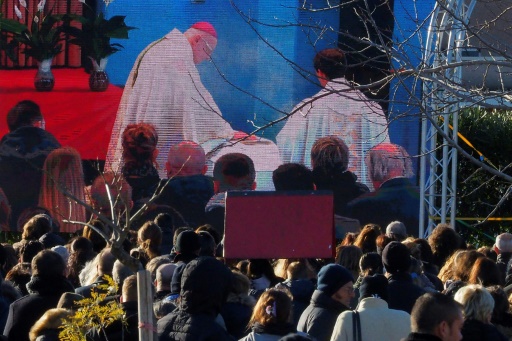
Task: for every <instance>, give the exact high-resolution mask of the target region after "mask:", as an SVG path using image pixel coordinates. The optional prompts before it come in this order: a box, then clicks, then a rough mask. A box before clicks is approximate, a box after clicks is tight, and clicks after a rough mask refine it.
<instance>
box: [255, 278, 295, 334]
mask: <svg viewBox="0 0 512 341" xmlns="http://www.w3.org/2000/svg"><path fill="white" fill-rule="evenodd" d="M292 300H293V298H292V296H291V294H290V293H289V292H288V291H287V290H280V289H275V288H272V289H269V290H266V291H265V292H263V293H262V294H261V296H260V298H259V299H258V301H257V302H256V305H255V306H254V309H253V313H252V316H251V319H250V320H249V326H253V325H255V324H261V325H263V326H271V325H274V326H276V327H282V326H284V325H285V324H286V323H288V321H289V319H290V315H291V314H292Z"/></svg>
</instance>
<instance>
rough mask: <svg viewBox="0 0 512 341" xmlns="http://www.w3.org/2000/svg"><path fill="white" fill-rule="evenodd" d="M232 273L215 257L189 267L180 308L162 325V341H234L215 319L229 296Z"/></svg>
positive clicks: (183, 278) (181, 295)
mask: <svg viewBox="0 0 512 341" xmlns="http://www.w3.org/2000/svg"><path fill="white" fill-rule="evenodd" d="M231 277H232V275H231V271H230V270H229V269H228V268H227V267H226V266H225V265H224V264H222V263H221V262H219V261H218V260H216V259H215V258H213V257H199V258H196V259H194V260H192V261H190V263H188V264H187V266H186V267H185V270H184V271H183V276H182V279H181V284H182V288H181V293H180V303H179V305H178V307H177V308H176V309H175V310H174V311H173V312H171V313H170V314H168V315H167V316H164V317H163V318H161V319H160V320H159V321H158V324H157V325H158V327H157V331H158V340H159V341H223V340H230V341H231V340H234V338H232V337H231V336H230V335H229V334H228V333H227V332H226V330H224V329H223V328H222V327H221V326H220V325H219V324H217V323H216V322H215V318H216V317H217V315H218V314H219V313H220V310H221V307H222V304H223V303H224V302H225V300H226V297H227V295H228V293H229V289H230V284H231V280H232V278H231Z"/></svg>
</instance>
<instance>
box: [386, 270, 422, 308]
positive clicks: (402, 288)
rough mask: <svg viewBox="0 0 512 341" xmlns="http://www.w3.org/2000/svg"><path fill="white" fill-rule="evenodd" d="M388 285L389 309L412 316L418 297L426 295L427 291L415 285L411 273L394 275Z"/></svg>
mask: <svg viewBox="0 0 512 341" xmlns="http://www.w3.org/2000/svg"><path fill="white" fill-rule="evenodd" d="M388 283H389V285H388V305H389V309H397V310H403V311H405V312H407V313H409V314H410V313H411V311H412V307H413V306H414V303H416V300H417V299H418V297H420V296H421V295H423V294H424V293H425V290H423V289H422V288H420V287H419V286H417V285H416V284H414V283H413V281H412V277H411V275H410V274H409V273H394V274H392V275H391V276H389V278H388Z"/></svg>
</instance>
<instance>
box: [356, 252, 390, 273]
mask: <svg viewBox="0 0 512 341" xmlns="http://www.w3.org/2000/svg"><path fill="white" fill-rule="evenodd" d="M359 269H360V271H361V275H362V276H373V275H376V274H382V273H383V270H384V268H383V265H382V258H381V257H380V255H379V254H378V253H377V252H368V253H365V254H363V255H362V256H361V259H360V260H359Z"/></svg>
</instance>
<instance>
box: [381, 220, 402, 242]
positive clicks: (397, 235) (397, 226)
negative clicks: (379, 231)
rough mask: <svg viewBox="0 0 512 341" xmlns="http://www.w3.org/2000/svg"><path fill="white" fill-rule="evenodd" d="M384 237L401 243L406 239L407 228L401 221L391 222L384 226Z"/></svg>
mask: <svg viewBox="0 0 512 341" xmlns="http://www.w3.org/2000/svg"><path fill="white" fill-rule="evenodd" d="M386 236H388V237H389V238H391V239H393V240H396V241H397V242H401V241H402V240H404V239H405V238H407V228H406V227H405V225H404V223H402V222H401V221H398V220H396V221H392V222H390V223H389V224H388V226H386Z"/></svg>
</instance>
